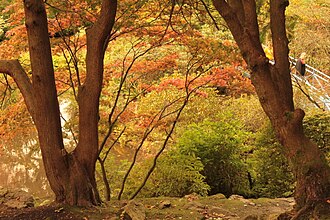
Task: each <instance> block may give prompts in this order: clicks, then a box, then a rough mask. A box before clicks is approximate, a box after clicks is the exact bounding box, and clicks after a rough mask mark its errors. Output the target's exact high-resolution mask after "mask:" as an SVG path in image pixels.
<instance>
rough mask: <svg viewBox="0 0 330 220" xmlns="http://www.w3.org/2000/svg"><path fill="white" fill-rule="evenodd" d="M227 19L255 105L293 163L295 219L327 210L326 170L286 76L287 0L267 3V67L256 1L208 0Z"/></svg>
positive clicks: (329, 180) (329, 181) (329, 182)
mask: <svg viewBox="0 0 330 220" xmlns="http://www.w3.org/2000/svg"><path fill="white" fill-rule="evenodd" d="M212 2H213V5H214V7H215V8H216V10H217V11H218V13H219V14H220V15H221V16H222V17H223V19H224V20H225V21H226V23H227V25H228V27H229V29H230V31H231V33H232V35H233V37H234V39H235V41H236V43H237V44H238V47H239V48H240V51H241V53H242V56H243V58H244V60H245V61H246V63H247V64H248V66H249V69H250V70H251V80H252V83H253V85H254V86H255V89H256V92H257V95H258V97H259V101H260V103H261V105H262V107H263V109H264V111H265V113H266V114H267V116H268V117H269V119H270V121H271V123H272V126H273V127H274V131H275V133H276V136H277V138H278V139H279V141H280V143H281V144H282V145H283V147H284V152H285V156H286V157H287V158H288V159H289V161H290V162H291V164H292V169H293V172H294V174H295V176H296V180H297V185H296V191H295V199H296V203H297V206H296V208H297V210H299V211H298V212H297V214H296V216H295V217H294V219H302V218H303V216H307V215H308V214H309V213H311V210H313V209H315V208H317V207H319V205H320V204H321V205H322V206H329V204H328V203H327V199H328V198H329V196H330V167H329V166H328V164H327V161H326V159H325V157H324V155H323V154H322V153H321V151H320V150H319V149H318V147H317V146H316V144H315V143H313V142H312V141H311V140H310V139H308V138H307V137H306V136H305V134H304V131H303V126H302V120H303V118H304V116H305V113H304V111H303V110H301V109H295V107H294V104H293V92H292V85H291V77H290V64H289V59H288V55H289V48H288V39H287V36H286V26H285V10H286V7H287V6H288V5H289V1H288V0H271V1H270V12H269V13H270V29H271V33H272V45H273V54H274V60H275V64H274V65H273V64H270V63H269V60H268V58H267V57H266V55H265V52H264V50H263V48H262V45H261V42H260V37H259V27H258V19H257V13H256V2H257V1H253V0H244V1H243V0H241V1H237V0H235V1H232V0H228V1H225V0H212Z"/></svg>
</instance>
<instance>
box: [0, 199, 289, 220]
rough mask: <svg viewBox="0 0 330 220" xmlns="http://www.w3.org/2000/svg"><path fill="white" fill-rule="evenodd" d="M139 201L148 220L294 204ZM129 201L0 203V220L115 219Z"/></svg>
mask: <svg viewBox="0 0 330 220" xmlns="http://www.w3.org/2000/svg"><path fill="white" fill-rule="evenodd" d="M135 202H136V203H138V204H142V205H141V206H142V207H143V209H144V210H145V215H146V219H150V220H157V219H159V220H161V219H180V220H195V219H196V220H202V219H205V220H206V219H210V220H211V219H212V220H224V219H276V218H277V216H278V215H279V214H281V213H283V212H286V211H289V210H291V209H292V207H293V205H294V201H293V199H292V198H278V199H267V198H260V199H250V200H246V199H244V198H242V197H239V196H238V197H236V198H232V199H225V198H224V197H223V196H222V195H216V196H211V197H198V196H194V195H192V196H186V197H184V198H149V199H137V200H136V201H135ZM125 204H127V201H112V202H109V203H105V204H103V205H102V206H101V207H96V208H89V209H86V208H76V207H75V208H73V207H66V206H59V205H48V206H40V207H36V208H22V209H10V208H7V207H5V206H3V205H2V206H1V205H0V220H42V219H45V220H57V219H59V220H61V219H63V220H67V219H71V220H72V219H73V220H79V219H81V220H89V219H90V220H101V219H104V220H107V219H109V220H115V219H122V218H121V217H120V213H121V210H122V207H123V206H124V205H125ZM248 216H250V217H249V218H247V217H248ZM133 220H134V219H133Z"/></svg>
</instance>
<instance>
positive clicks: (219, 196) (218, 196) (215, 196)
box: [209, 193, 226, 199]
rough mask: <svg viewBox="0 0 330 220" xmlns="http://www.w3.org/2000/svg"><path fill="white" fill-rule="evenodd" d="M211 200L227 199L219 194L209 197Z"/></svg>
mask: <svg viewBox="0 0 330 220" xmlns="http://www.w3.org/2000/svg"><path fill="white" fill-rule="evenodd" d="M209 198H210V199H226V196H225V195H224V194H221V193H218V194H215V195H212V196H209Z"/></svg>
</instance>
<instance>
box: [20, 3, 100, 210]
mask: <svg viewBox="0 0 330 220" xmlns="http://www.w3.org/2000/svg"><path fill="white" fill-rule="evenodd" d="M24 10H25V17H26V28H27V33H28V40H29V51H30V61H31V68H32V88H31V89H30V90H28V89H26V90H24V91H22V90H21V91H22V92H23V93H31V94H32V97H33V100H30V101H29V103H27V105H28V109H29V111H30V112H31V115H32V117H33V120H34V122H35V125H36V127H37V130H38V138H39V144H40V148H41V153H42V158H43V162H44V167H45V171H46V175H47V178H48V181H49V183H50V186H51V188H52V190H53V191H54V193H55V196H56V201H57V202H65V203H68V204H71V205H88V204H99V203H100V198H99V196H98V193H97V189H96V183H95V178H94V176H93V177H91V175H89V172H90V170H93V169H94V167H93V166H92V168H90V167H87V168H86V167H83V166H81V162H80V159H79V158H78V157H76V156H75V155H74V154H73V155H68V154H67V152H66V150H65V149H64V144H63V138H62V130H61V121H60V111H59V103H58V99H57V92H56V86H55V79H54V69H53V64H52V56H51V49H50V42H49V37H48V28H47V15H46V11H45V7H44V4H43V1H40V0H31V1H24ZM18 83H19V82H18ZM25 96H28V97H29V96H31V95H25ZM25 96H24V97H25ZM26 102H27V101H26ZM95 138H96V139H97V137H95ZM96 148H97V145H96ZM94 166H95V165H94Z"/></svg>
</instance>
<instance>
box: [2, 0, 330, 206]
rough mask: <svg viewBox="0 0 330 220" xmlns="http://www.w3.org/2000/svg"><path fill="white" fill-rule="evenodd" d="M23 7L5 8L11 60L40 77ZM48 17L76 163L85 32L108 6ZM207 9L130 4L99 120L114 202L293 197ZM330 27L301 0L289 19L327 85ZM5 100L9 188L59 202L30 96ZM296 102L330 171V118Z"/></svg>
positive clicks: (234, 56) (294, 47)
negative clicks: (32, 66)
mask: <svg viewBox="0 0 330 220" xmlns="http://www.w3.org/2000/svg"><path fill="white" fill-rule="evenodd" d="M87 2H88V1H87ZM150 2H151V3H150ZM20 4H21V2H20V1H16V0H3V1H2V3H1V4H0V11H2V13H1V15H0V59H13V58H15V59H16V58H19V61H20V62H21V64H22V66H23V67H24V68H25V70H26V71H27V72H28V73H29V72H31V70H30V69H29V68H30V61H29V54H28V48H27V43H26V42H27V36H26V31H25V26H24V19H23V17H24V13H23V8H22V7H21V5H20ZM46 5H47V10H48V15H49V20H48V22H49V37H50V39H51V44H52V52H53V62H54V67H55V77H56V86H57V89H58V98H59V100H60V108H61V118H62V119H61V120H62V121H61V122H62V126H63V128H64V130H63V135H64V137H65V147H66V149H67V150H68V151H72V150H73V149H72V148H73V146H75V143H76V142H77V130H78V128H77V123H78V122H77V114H78V110H77V103H76V100H77V88H78V86H79V84H80V80H83V79H84V77H85V75H84V74H85V73H84V70H85V66H84V65H85V60H84V59H85V58H84V54H85V52H86V48H85V45H84V42H85V37H86V36H85V32H84V29H85V28H86V27H88V26H89V25H90V24H91V23H92V22H93V21H94V20H95V14H96V13H97V12H98V10H99V4H98V2H97V1H90V3H86V1H79V0H72V1H64V2H62V3H58V2H56V1H47V4H46ZM266 6H267V1H262V0H261V1H259V5H258V10H259V14H260V16H259V18H260V19H261V21H262V22H261V24H262V27H261V30H262V33H261V36H262V40H263V45H264V49H265V51H266V52H267V55H268V57H269V58H270V59H272V55H271V54H272V51H271V45H270V36H269V34H270V33H269V32H268V31H267V27H268V26H269V21H268V20H269V18H268V17H267V11H266V10H267V7H266ZM200 8H203V5H195V6H194V7H191V8H185V7H182V8H179V6H178V8H175V10H174V11H173V8H171V5H170V4H168V3H167V2H163V1H149V3H148V4H144V1H140V3H135V2H134V1H129V0H125V1H121V2H120V5H119V7H118V12H117V20H116V24H115V26H114V30H113V32H112V34H111V38H110V43H109V47H108V49H107V51H106V54H105V59H104V63H105V65H104V72H105V73H104V83H103V90H102V95H101V106H100V112H99V118H100V120H99V125H100V126H99V133H100V149H101V154H100V157H99V158H98V163H97V173H96V178H97V184H98V188H99V191H100V194H101V196H102V197H103V199H105V200H108V199H110V197H111V198H118V199H121V198H125V199H127V198H131V197H134V196H139V197H156V196H179V197H181V196H184V195H187V194H191V193H197V194H200V195H211V194H217V193H223V194H224V195H226V196H229V195H232V194H240V195H243V196H245V197H247V198H258V197H270V198H273V197H288V196H292V193H293V190H294V178H293V175H292V173H291V171H290V169H289V165H288V162H287V161H286V159H285V158H284V157H283V156H282V154H281V147H280V146H279V145H280V144H279V143H278V142H277V141H276V139H275V137H274V134H273V131H272V128H271V126H270V123H269V121H268V119H267V117H266V116H265V114H264V113H263V110H262V108H261V107H260V104H259V102H258V99H257V97H256V96H255V91H254V88H253V86H252V85H251V82H250V80H249V78H248V75H249V72H248V70H247V67H246V64H245V62H244V61H243V60H242V58H241V56H240V54H239V50H238V48H237V45H236V43H235V41H234V40H233V38H232V36H231V34H230V33H229V31H228V30H227V27H226V25H225V23H217V24H216V25H215V24H214V22H213V20H212V19H210V16H209V14H208V13H206V12H205V13H204V14H203V13H200V12H198V13H197V11H198V10H199V9H200ZM160 9H162V10H160ZM171 10H172V13H170V12H171ZM209 13H210V14H212V16H213V17H217V16H218V15H217V14H216V13H214V12H212V11H209ZM170 14H171V16H172V18H171V22H169V17H168V16H169V15H170ZM329 15H330V4H329V3H327V1H326V0H317V1H311V0H292V1H290V6H289V7H288V9H287V31H288V34H289V36H288V37H289V41H290V44H289V46H290V55H291V56H293V57H296V58H297V57H298V56H299V54H300V53H301V52H306V53H307V55H308V57H307V63H308V64H309V65H311V66H313V67H315V68H316V69H319V70H321V71H322V72H324V73H326V74H328V75H329V74H330V72H329V65H330V21H329V19H328V18H329ZM217 20H219V18H218V19H217ZM133 24H134V25H133ZM130 27H131V28H130ZM164 33H166V34H164ZM0 95H1V97H0V101H1V102H0V111H1V114H0V123H1V126H0V157H1V161H0V169H1V172H0V186H5V187H13V186H14V187H18V188H22V189H24V190H27V191H29V192H30V193H33V194H34V195H35V196H36V197H39V198H44V197H51V196H52V192H51V190H50V188H49V185H48V182H47V179H46V176H45V173H44V170H43V164H42V159H41V153H40V149H39V147H38V143H37V132H36V129H35V127H34V125H33V122H32V119H31V117H30V115H29V113H28V111H27V109H26V107H25V105H24V101H23V98H22V96H21V94H20V92H19V90H18V89H17V88H16V87H15V84H14V83H13V80H12V79H11V78H9V77H7V76H6V75H4V74H3V75H0ZM294 97H295V105H296V106H297V107H300V108H303V109H304V110H305V111H306V117H305V119H304V128H305V131H306V133H307V135H308V136H309V137H310V138H311V139H312V140H314V141H315V142H316V143H317V144H318V146H319V148H320V149H321V150H322V151H323V152H324V153H325V154H326V156H327V159H328V161H329V160H330V114H329V112H325V111H322V110H320V109H317V108H315V106H314V105H313V104H311V103H310V102H309V101H308V99H307V98H306V96H305V95H304V94H302V93H301V91H300V90H299V89H298V88H294ZM159 155H160V156H159ZM158 156H159V158H158ZM155 157H156V158H157V159H158V160H157V166H156V167H155V169H154V170H152V169H153V166H152V165H153V164H154V161H155ZM150 171H153V172H152V173H151V175H150V177H149V178H148V180H147V181H146V185H145V186H144V187H143V188H142V189H141V191H140V187H141V184H142V183H143V182H144V181H145V180H146V175H147V174H148V172H150Z"/></svg>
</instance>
